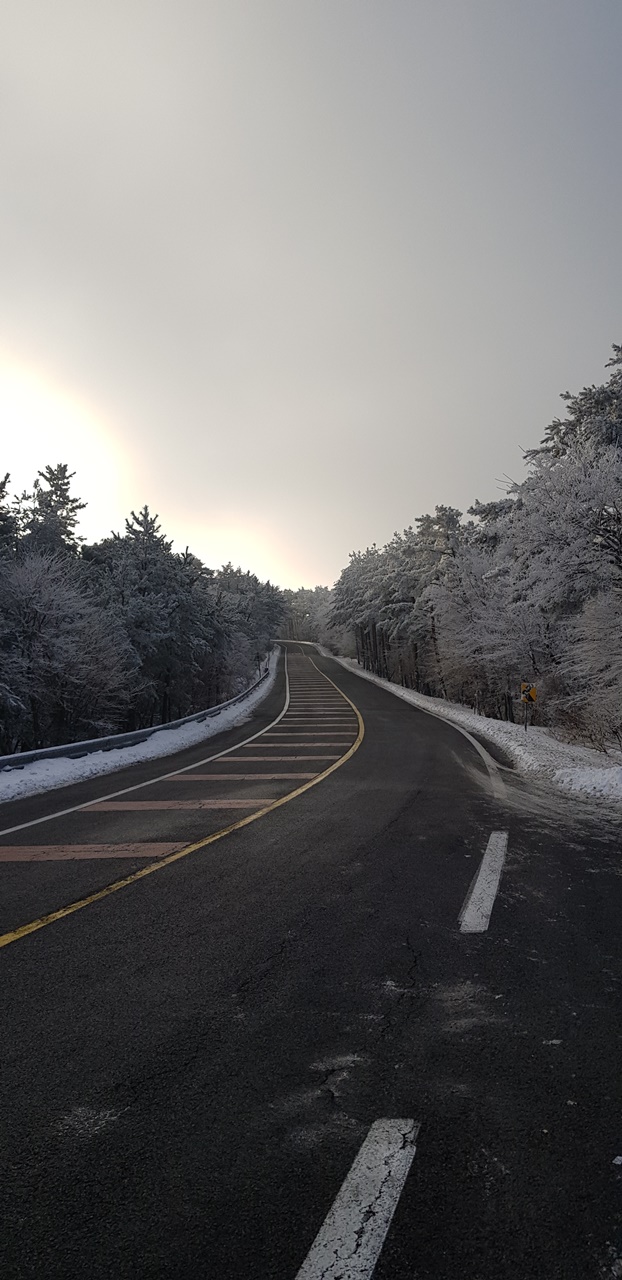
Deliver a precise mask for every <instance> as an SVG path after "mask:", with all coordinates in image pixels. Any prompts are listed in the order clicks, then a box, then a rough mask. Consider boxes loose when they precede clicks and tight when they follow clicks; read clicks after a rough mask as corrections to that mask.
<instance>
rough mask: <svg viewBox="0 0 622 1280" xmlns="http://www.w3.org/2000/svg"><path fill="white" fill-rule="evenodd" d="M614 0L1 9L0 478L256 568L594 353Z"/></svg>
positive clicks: (234, 0) (567, 375)
mask: <svg viewBox="0 0 622 1280" xmlns="http://www.w3.org/2000/svg"><path fill="white" fill-rule="evenodd" d="M621 65H622V4H620V0H546V2H545V3H543V0H520V2H519V0H373V2H372V0H105V3H101V2H100V0H97V2H95V0H53V2H52V0H5V2H4V4H2V5H0V72H1V100H0V194H1V205H0V270H1V274H0V281H1V284H0V373H1V379H0V413H1V416H2V456H0V472H1V473H2V474H3V473H4V471H5V470H7V469H10V471H11V473H12V476H13V478H14V482H15V485H16V486H19V487H20V488H21V487H24V486H25V485H30V484H31V483H32V480H33V478H34V475H35V472H36V470H37V469H38V468H39V467H43V466H44V465H45V464H46V463H48V462H49V463H52V464H54V463H56V462H59V461H66V462H68V463H69V464H70V465H71V467H72V469H75V470H76V471H77V473H78V474H77V477H76V482H75V484H76V492H77V493H78V494H79V495H80V496H82V497H83V498H86V499H87V500H88V502H89V508H88V511H87V513H86V518H85V521H84V525H83V532H84V533H86V534H87V535H88V536H89V537H90V538H94V537H100V536H103V535H105V534H106V533H107V532H108V531H109V529H110V528H111V527H114V528H120V527H122V524H123V518H124V516H125V515H126V514H127V513H128V512H129V510H130V508H131V507H134V508H137V507H138V506H142V505H143V504H144V503H145V502H146V503H148V504H149V506H150V507H151V509H152V510H154V511H158V512H159V513H160V517H161V520H162V524H163V528H164V529H165V531H166V532H167V533H168V534H169V535H170V536H171V537H174V539H175V545H176V546H178V547H179V548H180V549H181V548H183V546H185V545H186V543H188V544H189V545H190V547H191V548H192V550H194V551H195V552H196V553H197V554H199V555H201V557H202V558H203V559H204V560H205V561H206V562H207V563H208V564H209V565H211V566H213V567H217V566H218V565H219V564H221V563H223V561H225V560H228V559H232V560H233V561H234V562H236V563H238V562H239V563H241V564H242V566H243V568H250V569H252V570H253V571H254V572H257V573H258V574H259V575H260V576H261V577H270V578H271V579H272V581H276V582H278V583H280V584H281V585H283V586H300V585H306V586H313V585H315V584H317V583H326V584H331V583H332V581H333V580H334V579H335V578H336V577H337V576H338V574H339V571H340V569H341V568H342V567H343V565H344V564H345V563H347V558H348V553H349V552H350V551H351V550H355V549H362V548H364V547H365V546H367V545H369V544H371V543H372V542H374V541H376V542H378V543H384V542H385V541H386V540H387V539H389V538H390V537H391V535H392V534H393V531H394V530H395V529H401V528H403V527H404V526H406V525H408V524H410V523H411V522H412V521H414V519H415V517H416V516H417V515H420V514H421V513H423V512H424V511H428V510H432V509H433V508H434V506H435V505H436V504H437V503H444V504H449V505H453V506H458V507H460V509H461V510H463V511H465V510H466V508H467V507H468V506H469V505H470V504H471V503H472V501H473V500H474V499H475V498H476V497H479V498H480V499H482V500H486V499H490V498H493V497H495V496H497V495H498V493H499V481H500V480H501V481H502V480H503V477H504V476H508V475H509V476H512V477H514V478H520V477H521V475H522V473H523V463H522V453H521V446H522V447H524V448H527V447H529V446H531V445H534V444H535V443H536V442H537V441H538V440H539V439H540V437H541V436H542V433H543V431H544V428H545V427H546V425H547V423H548V422H549V421H550V419H551V418H552V417H553V416H555V415H556V414H557V413H558V412H560V411H561V410H562V405H561V402H560V401H559V398H558V397H559V393H560V392H561V391H563V390H565V389H571V390H578V389H579V388H580V387H581V386H583V385H584V384H586V383H590V382H602V381H604V378H605V376H606V375H605V373H604V368H603V366H604V364H605V362H606V360H607V359H608V357H609V355H610V347H611V343H612V342H618V343H619V342H622V315H621V306H622V258H621V251H620V245H621V236H620V233H621V229H622V163H621V154H620V150H621V148H620V119H621V118H622V75H621V74H620V67H621Z"/></svg>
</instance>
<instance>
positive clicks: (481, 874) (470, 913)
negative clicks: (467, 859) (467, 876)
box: [458, 831, 508, 933]
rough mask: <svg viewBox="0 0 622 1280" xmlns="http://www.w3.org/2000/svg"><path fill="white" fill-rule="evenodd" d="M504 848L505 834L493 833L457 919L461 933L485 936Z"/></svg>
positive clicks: (506, 841) (506, 842) (501, 866)
mask: <svg viewBox="0 0 622 1280" xmlns="http://www.w3.org/2000/svg"><path fill="white" fill-rule="evenodd" d="M507 848H508V833H507V831H493V833H492V835H491V837H490V839H489V841H488V845H487V847H486V852H485V854H484V856H483V858H482V861H481V863H480V867H479V870H478V872H477V874H476V876H475V879H474V880H473V883H472V884H471V887H470V889H469V892H468V893H467V896H466V898H465V900H464V904H463V907H462V910H461V912H460V915H459V916H458V919H459V921H460V932H461V933H484V932H485V930H486V929H487V928H488V925H489V923H490V915H491V912H492V908H493V906H494V902H495V898H496V896H497V891H498V889H499V883H500V880H501V872H502V871H503V864H504V862H505V855H506V853H507Z"/></svg>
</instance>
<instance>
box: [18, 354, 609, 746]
mask: <svg viewBox="0 0 622 1280" xmlns="http://www.w3.org/2000/svg"><path fill="white" fill-rule="evenodd" d="M606 367H607V368H608V369H610V370H611V372H610V374H609V377H608V379H607V381H606V382H605V383H603V384H602V385H601V386H589V387H584V388H583V390H582V391H580V392H578V393H577V394H571V393H570V392H566V393H564V394H563V396H562V400H563V401H564V404H565V414H564V416H563V417H562V418H556V419H555V420H554V421H553V422H552V423H551V425H550V426H549V427H548V428H547V429H546V431H545V433H544V436H543V439H542V441H541V443H540V445H539V446H538V447H537V448H534V449H531V450H528V451H527V452H526V454H525V464H526V474H525V476H524V478H523V479H522V480H520V481H516V482H513V483H508V484H507V486H506V490H505V491H504V492H503V495H502V496H501V497H500V498H499V499H498V500H496V501H493V502H480V501H478V500H475V501H474V502H473V505H472V506H471V507H470V508H469V510H468V512H467V516H466V518H465V517H464V516H463V514H462V512H460V511H458V510H456V509H455V508H453V507H448V506H437V507H436V509H435V512H434V514H433V515H429V514H428V515H422V516H419V517H418V518H417V519H416V520H415V521H414V524H413V525H412V526H410V527H409V528H407V529H405V530H404V531H403V532H402V533H395V534H394V536H393V538H392V539H391V541H390V542H388V543H387V544H386V546H384V547H382V548H379V547H377V546H376V545H373V546H371V547H368V548H367V549H366V550H365V551H356V552H352V554H351V555H350V560H349V564H348V565H347V566H346V567H345V568H344V569H343V571H342V573H341V575H340V577H339V579H338V581H337V582H336V584H335V586H334V587H333V588H332V589H330V588H328V587H325V586H320V587H316V588H315V589H313V590H312V589H307V588H300V590H298V591H291V590H285V591H281V590H279V589H278V588H277V587H275V586H273V585H272V584H271V583H270V582H260V581H259V580H258V579H257V578H256V577H255V576H254V575H253V574H251V573H248V572H245V573H243V572H242V571H241V570H240V569H235V568H234V567H233V566H232V565H231V564H228V565H225V566H223V568H221V569H219V570H212V569H208V568H206V566H205V565H204V564H202V562H201V561H200V560H199V559H198V558H197V557H196V556H194V555H193V554H192V553H191V552H190V551H189V550H188V549H186V551H184V552H183V553H182V554H180V553H176V552H174V551H173V550H172V544H171V543H170V542H169V541H168V540H167V538H166V536H165V535H164V534H163V533H162V531H161V529H160V526H159V524H158V517H157V516H153V515H151V513H150V512H149V509H148V507H146V506H145V507H143V509H142V510H141V511H140V512H139V513H138V514H136V513H135V512H132V513H131V515H130V517H129V518H128V519H127V520H126V523H125V532H124V533H123V534H116V533H115V534H111V535H110V537H108V538H104V539H103V540H102V541H100V542H97V543H93V544H90V545H89V544H87V543H86V542H84V540H82V539H81V538H80V537H79V535H78V533H77V528H78V523H79V517H80V512H81V511H82V510H83V509H84V503H82V502H81V501H80V500H79V499H78V498H76V497H74V496H72V494H71V481H72V479H73V476H72V475H71V473H70V472H69V470H68V467H67V466H66V465H64V464H63V465H58V466H56V467H50V466H48V467H46V468H45V469H44V470H43V471H40V472H39V473H38V475H37V478H36V480H35V482H34V485H33V489H32V492H31V493H23V494H22V495H21V496H19V497H14V498H11V497H10V496H9V490H8V486H9V477H8V476H6V477H5V478H4V480H3V481H2V482H0V752H1V753H2V754H7V753H10V752H14V751H22V750H28V749H29V748H31V747H38V746H47V745H53V744H56V743H63V742H70V741H75V740H77V739H80V738H87V737H98V736H103V735H104V734H108V733H113V732H117V731H123V730H125V729H134V728H142V727H144V726H148V725H154V724H161V723H166V722H168V721H170V720H173V719H178V718H180V717H182V716H184V715H189V714H191V713H192V712H194V711H198V710H202V709H204V708H207V707H210V706H214V705H215V704H216V703H218V702H221V701H224V700H226V699H227V698H228V697H231V696H233V695H234V694H236V693H238V692H240V691H241V690H242V689H244V688H246V687H247V686H248V685H249V684H250V683H252V681H253V679H255V678H256V676H257V673H258V672H259V670H260V667H261V663H262V660H263V658H264V657H265V655H266V652H267V650H268V648H269V646H270V644H271V641H272V640H273V639H275V638H277V637H278V636H289V637H290V638H293V639H301V640H305V639H306V640H315V641H320V642H322V643H323V644H324V645H326V646H327V647H328V648H329V649H331V650H332V651H333V652H335V653H342V654H345V655H347V656H352V657H357V658H358V660H359V662H360V663H361V665H362V666H363V667H364V668H365V669H367V670H369V671H373V672H375V673H376V674H377V675H380V676H383V677H385V678H387V679H389V680H393V681H396V682H398V683H400V684H402V685H404V686H405V687H407V688H412V689H416V690H418V691H420V692H422V693H426V694H430V695H432V696H433V697H438V698H443V699H448V700H450V701H453V702H459V703H463V704H465V705H468V706H470V707H473V708H474V709H475V710H476V711H478V712H480V713H481V714H482V715H486V716H492V717H495V718H500V719H506V720H513V719H514V718H515V717H516V716H517V711H518V709H519V707H520V702H519V697H520V686H521V682H523V681H524V682H529V683H533V684H535V685H536V689H537V709H536V710H535V713H534V717H535V722H536V723H538V724H541V725H547V726H555V727H556V728H557V729H558V730H560V731H562V732H563V733H565V734H566V735H567V736H570V737H573V738H576V739H579V740H581V741H584V742H588V743H590V744H591V745H594V746H597V747H599V748H601V749H603V750H606V749H607V747H608V746H612V745H613V746H617V747H622V347H619V346H614V347H613V356H612V358H611V359H610V360H609V362H608V364H607V366H606Z"/></svg>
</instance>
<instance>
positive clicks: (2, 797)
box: [0, 649, 279, 804]
mask: <svg viewBox="0 0 622 1280" xmlns="http://www.w3.org/2000/svg"><path fill="white" fill-rule="evenodd" d="M278 658H279V651H278V649H275V650H274V651H273V653H271V655H270V659H269V668H268V672H269V673H268V677H267V679H266V680H264V682H263V684H261V685H260V686H259V688H258V689H254V690H253V691H252V692H250V693H249V695H248V698H245V699H244V701H243V702H237V703H236V704H235V706H233V707H225V708H224V710H223V711H220V712H219V713H218V715H216V716H211V717H210V718H209V720H203V721H201V723H199V724H197V723H194V724H184V725H181V726H180V728H179V729H164V730H162V731H161V732H160V733H154V734H153V735H152V736H151V737H150V738H147V740H146V742H139V743H137V744H136V746H133V747H118V748H114V750H112V751H94V752H93V753H92V754H91V755H88V756H81V757H80V759H79V760H70V759H68V758H67V757H66V756H57V757H56V758H55V759H52V760H34V761H33V762H32V763H31V764H25V765H24V767H23V769H19V768H18V769H7V770H5V771H4V770H3V771H0V804H2V803H4V802H5V801H6V800H18V799H21V797H23V796H34V795H38V794H39V793H40V792H42V791H53V790H55V789H56V788H57V787H67V786H69V785H70V784H71V783H73V782H83V781H84V780H85V778H95V777H99V776H100V774H106V773H114V772H115V770H117V769H124V768H125V766H126V765H129V764H138V763H140V762H141V761H144V760H157V759H159V758H161V757H162V756H170V755H174V754H175V752H176V751H185V749H186V748H187V747H194V746H196V745H197V744H198V743H200V742H204V741H206V740H207V739H208V738H213V737H214V735H215V734H217V733H222V731H223V729H232V728H233V727H234V726H235V725H239V724H244V722H245V720H248V719H249V716H250V712H251V711H253V709H254V708H255V707H256V706H257V705H258V703H260V702H263V699H264V698H265V697H266V696H267V694H268V693H269V692H270V690H271V689H272V686H273V685H274V681H275V678H276V671H277V663H278Z"/></svg>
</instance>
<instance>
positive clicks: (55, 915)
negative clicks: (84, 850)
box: [0, 658, 365, 947]
mask: <svg viewBox="0 0 622 1280" xmlns="http://www.w3.org/2000/svg"><path fill="white" fill-rule="evenodd" d="M309 661H310V663H311V665H312V666H314V667H315V669H316V671H319V673H320V675H322V676H324V679H325V680H328V683H329V684H332V686H333V688H334V689H336V690H337V692H338V693H340V694H341V697H342V698H343V699H344V700H345V702H347V703H348V705H349V706H350V707H352V710H353V711H354V714H355V715H356V718H357V720H358V726H359V730H358V734H357V737H356V739H355V741H354V742H353V744H352V746H351V747H350V749H349V750H348V751H346V754H345V755H344V756H341V759H339V760H336V761H335V763H334V764H331V765H330V767H329V768H328V769H324V770H323V772H322V773H318V774H317V775H316V777H315V778H312V779H311V781H310V782H305V783H304V785H303V786H302V787H296V790H295V791H290V792H289V793H288V795H286V796H281V798H280V800H273V801H272V803H271V804H268V805H266V806H265V808H264V809H258V810H257V813H251V814H250V815H249V816H248V817H246V818H240V820H239V821H238V822H232V823H231V825H230V826H228V827H223V828H222V830H221V831H215V832H214V834H213V835H211V836H206V837H205V839H204V840H196V841H195V843H194V844H189V845H186V847H185V848H184V849H178V850H177V853H169V854H167V856H166V857H165V858H159V859H158V861H157V862H150V863H149V865H148V866H147V867H141V869H140V871H134V872H133V874H132V875H131V876H124V877H123V879H122V880H115V881H114V882H113V884H108V885H106V887H105V888H104V889H98V890H97V892H96V893H90V894H89V895H88V897H87V898H80V899H79V900H78V901H77V902H70V903H69V904H68V906H66V907H60V908H59V909H58V911H50V912H49V913H48V915H45V916H39V918H38V919H37V920H31V921H29V923H28V924H22V925H20V926H19V928H18V929H12V930H11V931H10V932H9V933H3V934H0V947H8V946H9V944H10V943H11V942H18V941H19V939H20V938H25V937H27V935H28V934H29V933H36V931H37V930H38V929H45V927H46V925H48V924H55V922H56V921H57V920H63V919H64V917H65V916H71V915H73V913H74V911H82V908H83V907H90V906H91V904H92V903H94V902H101V901H102V900H103V899H104V898H109V897H110V895H111V894H112V893H118V892H119V889H125V888H127V886H128V885H130V884H136V882H137V881H138V880H144V878H145V876H151V875H153V873H154V872H155V871H161V870H162V868H163V867H168V866H170V865H171V863H172V862H179V860H180V859H181V858H187V857H188V854H189V853H196V852H197V850H198V849H206V848H207V846H208V845H210V844H215V842H216V841H217V840H222V839H223V837H224V836H228V835H230V833H231V832H232V831H239V830H240V829H241V828H242V827H248V826H249V825H250V823H251V822H257V820H258V818H264V817H265V815H266V814H267V813H272V811H273V809H279V808H280V807H281V805H284V804H289V801H290V800H295V799H296V796H301V795H302V794H303V792H304V791H309V790H310V789H311V787H316V786H317V784H318V782H323V781H324V779H325V778H327V777H328V776H329V774H331V773H334V772H335V769H340V768H341V766H342V765H344V764H346V762H347V761H348V760H350V759H351V757H352V756H353V755H354V753H355V751H358V749H359V747H360V745H361V743H362V741H363V737H364V734H365V725H364V723H363V717H362V715H361V713H360V711H359V709H358V707H355V705H354V703H353V702H351V701H350V699H349V698H347V697H346V695H345V693H344V692H343V690H342V689H340V688H339V685H336V684H335V682H334V680H331V679H330V677H329V676H327V675H326V674H325V672H324V671H320V669H319V667H318V666H316V664H315V662H314V661H313V659H312V658H309ZM268 727H270V726H268ZM265 732H267V730H265ZM258 736H259V737H261V734H259V735H258Z"/></svg>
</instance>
